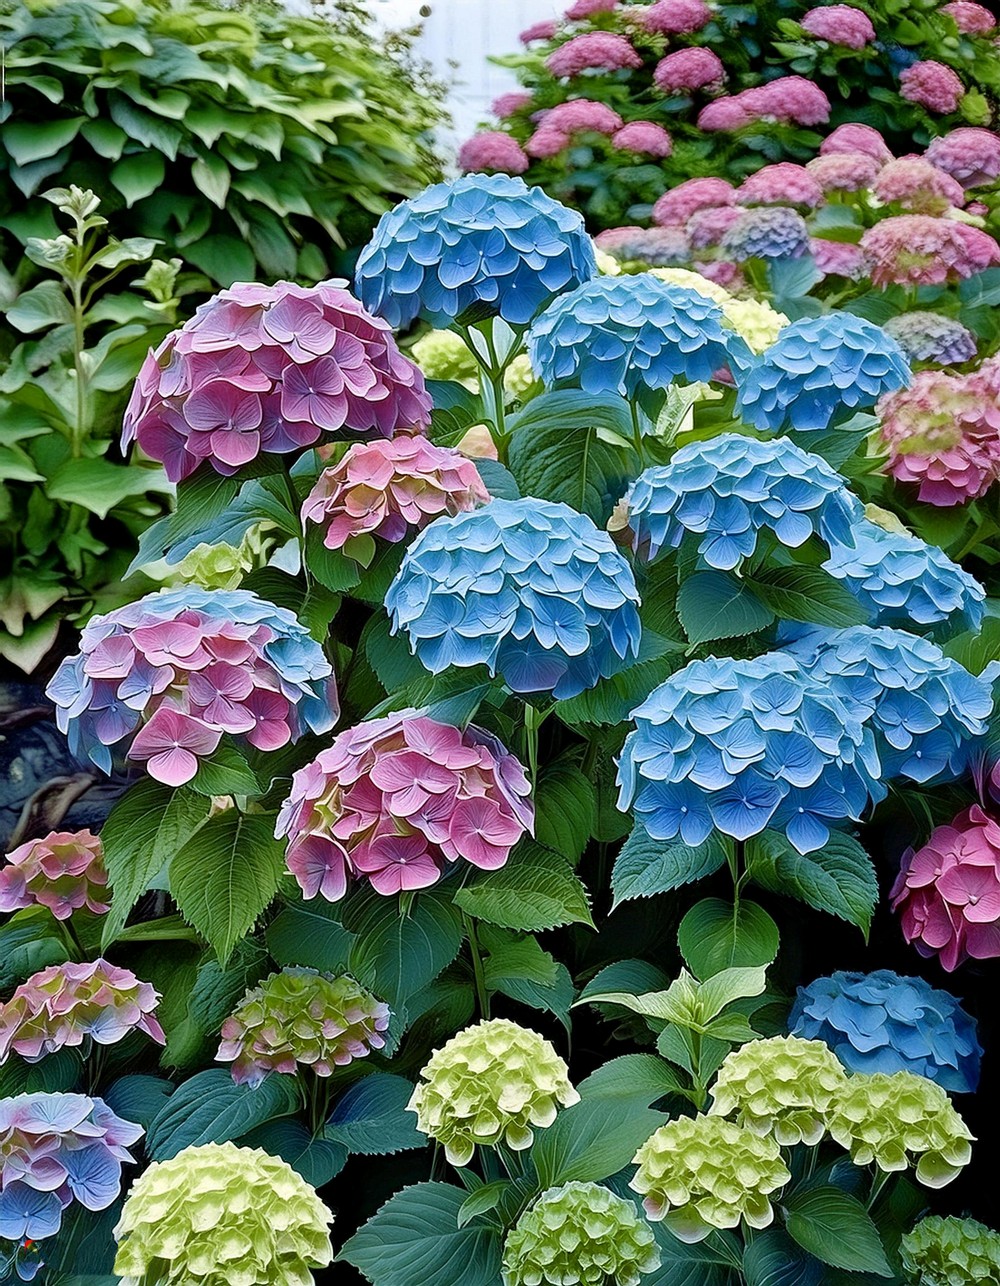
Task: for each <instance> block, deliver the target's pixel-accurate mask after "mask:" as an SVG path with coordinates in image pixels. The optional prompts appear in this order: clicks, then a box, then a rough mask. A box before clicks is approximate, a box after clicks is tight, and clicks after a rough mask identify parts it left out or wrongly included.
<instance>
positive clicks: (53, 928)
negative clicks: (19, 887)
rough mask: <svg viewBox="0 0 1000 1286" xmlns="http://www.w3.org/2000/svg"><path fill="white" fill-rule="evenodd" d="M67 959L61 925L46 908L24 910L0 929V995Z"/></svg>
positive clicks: (13, 916) (38, 907) (31, 907)
mask: <svg viewBox="0 0 1000 1286" xmlns="http://www.w3.org/2000/svg"><path fill="white" fill-rule="evenodd" d="M68 959H69V952H68V950H67V948H66V940H65V938H64V937H63V935H62V933H61V932H60V929H59V924H58V922H57V921H56V920H55V919H54V917H53V915H52V913H51V911H49V910H47V909H46V908H45V907H41V906H29V907H25V908H24V910H22V911H17V912H15V913H14V915H12V916H11V918H10V919H9V920H8V921H7V923H6V924H5V925H3V926H2V927H0V991H4V992H6V991H12V990H13V989H14V987H16V986H17V985H18V984H19V983H22V982H24V981H25V979H27V978H30V977H31V975H32V974H33V973H37V972H38V970H39V969H45V968H47V967H48V966H49V965H59V964H65V963H66V961H67V960H68Z"/></svg>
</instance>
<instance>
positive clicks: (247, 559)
mask: <svg viewBox="0 0 1000 1286" xmlns="http://www.w3.org/2000/svg"><path fill="white" fill-rule="evenodd" d="M264 525H265V524H263V523H255V524H254V526H253V527H251V528H250V530H249V531H248V532H246V534H245V535H244V537H243V539H242V540H241V541H240V543H239V544H238V545H230V544H228V543H227V542H226V541H224V540H223V541H220V542H219V543H218V544H216V545H209V544H206V543H205V542H202V543H201V544H200V545H195V547H194V549H192V550H191V552H190V553H188V554H185V556H184V557H183V558H182V559H181V561H180V562H179V563H178V564H177V574H178V575H179V576H180V578H181V580H183V581H185V582H187V583H188V584H191V585H197V586H198V587H199V588H200V589H238V588H239V587H240V585H241V584H242V582H243V577H244V576H246V575H247V573H248V572H252V571H253V569H254V568H255V567H256V566H257V565H258V562H263V553H264V540H263V528H264Z"/></svg>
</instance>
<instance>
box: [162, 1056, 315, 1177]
mask: <svg viewBox="0 0 1000 1286" xmlns="http://www.w3.org/2000/svg"><path fill="white" fill-rule="evenodd" d="M298 1106H299V1094H298V1089H297V1086H296V1082H295V1078H294V1077H292V1076H268V1077H266V1079H265V1080H264V1081H263V1083H262V1084H260V1085H258V1086H257V1088H256V1089H249V1088H248V1087H247V1086H246V1085H234V1084H233V1078H232V1077H231V1076H230V1074H229V1072H227V1071H224V1070H223V1069H222V1068H221V1067H211V1068H209V1069H208V1071H205V1072H198V1073H197V1075H195V1076H192V1077H191V1078H190V1080H186V1081H185V1082H184V1083H183V1084H182V1085H180V1086H178V1088H177V1089H176V1090H175V1091H174V1093H173V1094H172V1095H171V1096H170V1098H169V1099H168V1100H167V1102H166V1104H165V1105H164V1107H163V1108H162V1110H161V1111H160V1112H159V1113H158V1114H157V1115H156V1117H155V1118H154V1120H153V1123H152V1124H151V1125H150V1127H149V1133H148V1135H147V1137H146V1150H147V1152H148V1153H149V1156H150V1157H151V1158H152V1159H153V1160H154V1161H166V1160H169V1158H170V1157H174V1156H176V1155H177V1153H178V1152H181V1151H182V1150H183V1149H184V1148H187V1147H194V1146H196V1145H197V1144H200V1143H225V1142H226V1141H227V1140H228V1139H238V1138H240V1137H241V1135H244V1134H246V1133H247V1132H248V1131H249V1130H252V1129H253V1128H254V1127H255V1126H258V1125H262V1124H263V1123H264V1122H265V1121H270V1120H273V1119H274V1118H275V1117H279V1116H290V1115H291V1114H292V1113H293V1112H295V1111H296V1110H297V1108H298Z"/></svg>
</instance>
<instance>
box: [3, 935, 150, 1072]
mask: <svg viewBox="0 0 1000 1286" xmlns="http://www.w3.org/2000/svg"><path fill="white" fill-rule="evenodd" d="M159 1001H160V997H159V993H158V992H157V991H155V990H154V988H153V987H152V986H150V984H149V983H148V982H140V981H139V979H138V978H137V977H136V976H135V974H134V973H132V971H131V970H130V969H120V968H118V967H117V966H116V965H112V964H108V962H107V961H106V960H94V961H92V962H88V963H84V964H73V963H68V964H61V965H50V966H49V967H48V968H46V969H41V970H39V972H38V973H34V974H32V975H31V977H30V978H29V979H28V980H27V982H23V983H21V985H20V986H19V987H18V988H17V990H16V991H15V992H14V994H13V996H11V998H10V1000H8V1001H7V1002H6V1003H5V1004H0V1063H2V1062H5V1061H6V1059H7V1058H9V1056H10V1054H11V1053H12V1052H13V1053H15V1054H20V1056H21V1057H22V1058H23V1059H24V1060H25V1062H28V1063H37V1062H38V1061H39V1060H40V1059H42V1058H44V1057H45V1055H46V1054H54V1053H55V1052H56V1051H57V1050H60V1049H65V1048H73V1047H75V1046H79V1045H82V1044H83V1043H84V1040H86V1039H89V1040H92V1041H94V1042H95V1043H96V1044H98V1045H114V1044H116V1043H117V1042H118V1041H120V1040H124V1038H125V1037H126V1036H127V1035H128V1034H129V1033H130V1032H133V1031H141V1032H145V1033H146V1035H147V1036H149V1037H151V1038H152V1039H153V1040H155V1041H158V1042H159V1044H161V1045H164V1044H166V1037H165V1036H164V1034H163V1028H162V1027H161V1026H160V1024H159V1023H158V1022H157V1020H156V1018H155V1017H154V1016H153V1011H154V1010H155V1009H156V1006H157V1005H158V1004H159Z"/></svg>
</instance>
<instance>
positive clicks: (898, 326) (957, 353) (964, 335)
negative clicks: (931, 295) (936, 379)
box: [885, 311, 976, 387]
mask: <svg viewBox="0 0 1000 1286" xmlns="http://www.w3.org/2000/svg"><path fill="white" fill-rule="evenodd" d="M885 329H886V330H887V331H888V333H889V334H890V335H891V336H892V337H893V339H894V340H895V341H896V342H897V343H898V344H899V346H900V347H901V348H902V350H903V352H904V353H905V354H906V356H907V357H908V358H909V360H910V361H911V362H937V363H938V364H939V365H941V366H961V365H962V364H963V363H964V362H971V361H972V359H973V358H974V357H975V355H976V337H975V335H973V333H972V331H971V330H969V329H968V328H967V327H965V326H963V325H962V323H961V322H960V321H959V320H958V319H957V318H956V317H945V316H944V315H943V314H942V313H931V312H922V311H918V312H909V313H898V314H897V315H896V316H895V317H890V318H889V320H888V321H887V322H886V323H885ZM917 383H918V381H917V380H916V379H914V387H916V386H917Z"/></svg>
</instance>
